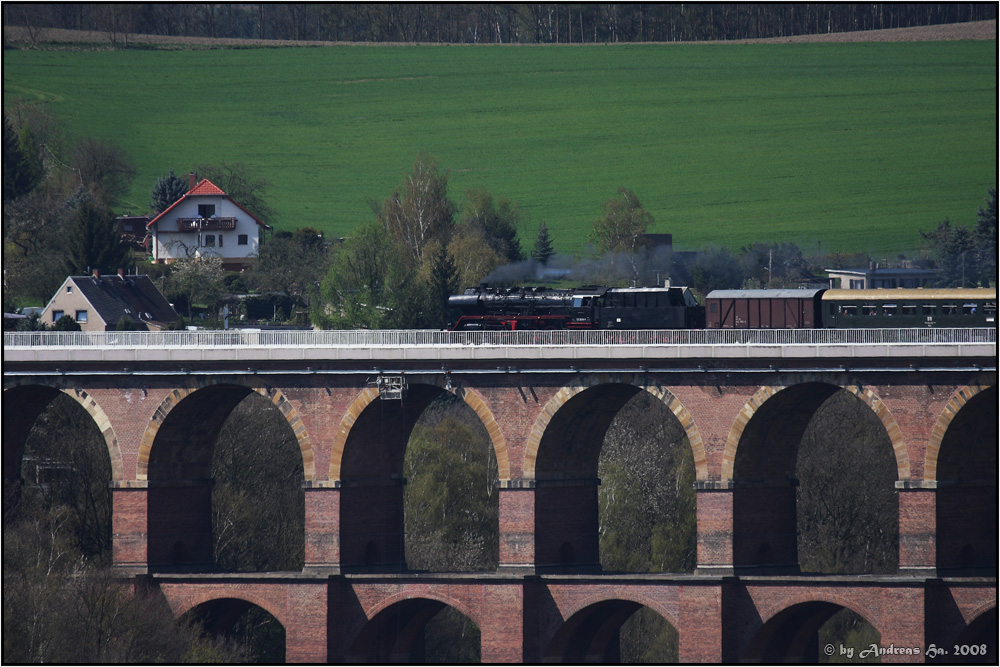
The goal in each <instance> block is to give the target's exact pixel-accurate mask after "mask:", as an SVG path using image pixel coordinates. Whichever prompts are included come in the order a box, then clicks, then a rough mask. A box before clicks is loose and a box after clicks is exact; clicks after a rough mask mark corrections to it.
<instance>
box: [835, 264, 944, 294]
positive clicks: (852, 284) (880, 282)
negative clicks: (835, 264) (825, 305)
mask: <svg viewBox="0 0 1000 667" xmlns="http://www.w3.org/2000/svg"><path fill="white" fill-rule="evenodd" d="M826 273H827V275H828V276H829V277H830V287H831V288H833V289H838V288H839V289H897V288H904V289H916V288H918V287H925V286H927V285H929V284H930V283H931V282H933V281H934V277H935V276H936V275H937V274H936V273H935V272H934V271H931V270H929V269H906V268H897V269H894V268H880V267H878V266H871V267H869V268H867V269H826Z"/></svg>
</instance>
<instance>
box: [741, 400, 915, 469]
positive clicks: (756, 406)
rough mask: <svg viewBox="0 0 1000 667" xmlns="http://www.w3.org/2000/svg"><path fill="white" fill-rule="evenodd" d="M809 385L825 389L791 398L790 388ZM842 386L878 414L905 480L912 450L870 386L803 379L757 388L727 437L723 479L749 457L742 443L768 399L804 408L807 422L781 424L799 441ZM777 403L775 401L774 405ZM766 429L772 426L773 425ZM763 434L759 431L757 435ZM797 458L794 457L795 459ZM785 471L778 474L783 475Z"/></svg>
mask: <svg viewBox="0 0 1000 667" xmlns="http://www.w3.org/2000/svg"><path fill="white" fill-rule="evenodd" d="M809 385H820V386H821V387H823V388H818V387H812V388H809V389H806V390H805V391H806V394H805V395H804V396H801V397H797V398H795V399H790V396H789V393H786V392H789V390H795V389H797V388H802V387H808V386H809ZM840 389H843V390H844V391H846V392H848V393H849V394H853V395H854V396H856V397H857V398H858V399H859V400H860V401H861V402H862V403H864V404H865V405H867V406H868V407H869V408H871V410H872V412H873V413H874V414H875V417H876V418H877V419H878V420H879V421H880V422H881V423H882V426H883V427H884V428H885V432H886V434H887V435H888V436H889V441H890V443H892V451H893V454H894V456H895V458H896V473H897V479H900V480H904V479H909V477H910V458H909V453H908V452H907V450H906V442H905V441H904V439H903V433H902V430H901V429H900V428H899V425H898V424H897V423H896V419H895V417H893V416H892V413H891V412H890V411H889V408H888V407H887V406H886V405H885V404H884V403H883V402H882V400H881V399H880V398H879V397H878V395H877V394H875V393H874V392H873V391H872V390H871V389H870V388H868V387H864V386H863V385H855V384H845V385H841V384H836V383H834V382H830V381H825V380H821V381H818V382H804V383H799V384H792V385H787V386H766V387H761V388H760V389H758V390H757V391H756V392H755V393H754V395H753V396H751V397H750V399H749V400H747V402H746V404H745V405H744V406H743V408H742V409H741V410H740V412H739V415H737V417H736V419H735V420H734V422H733V426H732V428H731V429H730V431H729V437H728V438H727V439H726V446H725V450H724V451H723V455H722V480H723V481H733V480H734V479H736V476H737V470H736V468H737V460H739V459H744V458H746V452H745V451H744V453H742V454H741V452H740V446H741V444H745V441H744V439H743V437H744V434H748V435H749V433H748V431H747V429H748V427H750V428H751V431H750V432H751V433H752V431H753V428H752V427H751V426H750V422H751V420H752V419H753V418H754V417H755V416H758V415H766V412H767V411H768V410H770V409H771V407H770V406H768V407H765V406H766V404H767V402H768V401H769V400H772V399H775V398H776V399H777V400H778V401H781V402H786V405H785V406H782V407H783V408H784V409H785V410H790V409H801V410H802V411H803V414H802V415H801V416H804V417H805V421H804V422H802V421H801V419H796V420H792V421H790V422H787V423H784V424H779V425H778V427H779V428H781V429H782V431H781V432H782V435H789V434H791V435H794V434H795V433H798V435H799V440H800V439H801V434H802V432H804V431H805V426H806V424H808V421H809V419H810V418H811V417H812V413H813V412H815V410H816V408H817V407H818V406H819V405H821V404H822V403H823V401H825V400H826V399H827V398H829V397H830V396H831V395H833V394H834V393H836V392H837V391H838V390H840ZM792 400H794V401H795V406H789V405H787V404H788V403H791V402H792ZM771 405H772V406H773V405H774V404H773V403H772V404H771ZM765 419H768V420H769V421H770V420H773V419H775V416H774V415H766V416H765ZM764 428H766V429H768V430H769V428H770V425H768V426H765V427H764ZM756 436H757V437H760V434H759V433H758V434H756ZM799 440H786V441H785V446H786V449H785V450H783V451H782V453H783V454H785V455H788V454H790V453H791V450H790V449H789V448H791V447H796V446H798V441H799ZM793 460H794V459H793ZM781 474H783V473H782V472H779V473H778V476H779V477H780V476H781Z"/></svg>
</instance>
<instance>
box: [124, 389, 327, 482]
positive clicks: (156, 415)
mask: <svg viewBox="0 0 1000 667" xmlns="http://www.w3.org/2000/svg"><path fill="white" fill-rule="evenodd" d="M255 380H256V379H254V380H251V379H249V378H243V377H239V378H232V379H225V380H221V379H213V378H196V379H194V380H192V382H191V383H190V384H189V385H188V386H186V387H181V388H178V389H174V390H173V391H172V392H170V394H169V395H168V396H167V397H166V398H165V399H163V402H161V403H160V405H159V406H158V407H157V408H156V410H155V411H154V412H153V416H152V417H151V418H150V420H149V424H148V426H147V427H146V430H145V431H144V432H143V434H142V441H141V442H140V443H139V457H138V461H137V463H136V479H137V480H139V481H145V480H147V479H148V475H149V457H150V454H151V452H152V449H153V444H154V442H155V441H156V435H157V433H158V432H159V430H160V427H161V426H162V425H163V422H164V420H165V419H166V418H167V415H169V414H170V412H171V411H172V410H173V409H174V408H176V407H177V405H178V404H180V402H181V401H183V400H184V399H185V398H187V397H188V396H190V395H191V394H193V393H195V392H197V391H198V390H200V389H205V388H208V387H219V386H224V385H236V386H240V387H243V388H245V389H248V390H250V391H252V392H255V393H257V394H259V395H260V396H262V397H264V398H265V399H267V400H268V401H270V402H271V403H272V404H273V405H274V406H275V407H276V408H278V410H279V412H281V415H282V417H283V418H284V419H285V421H286V422H288V425H289V427H290V428H291V429H292V432H293V433H294V434H295V439H296V441H297V442H298V444H299V452H300V453H301V454H302V472H303V480H304V481H306V482H312V481H315V479H316V459H315V453H314V452H313V448H312V444H311V443H310V441H309V433H308V431H306V427H305V424H303V423H302V418H301V416H300V415H299V413H298V410H296V409H295V406H293V405H292V403H291V402H290V401H289V400H288V399H287V398H286V397H285V395H284V393H282V391H281V390H280V389H277V388H274V387H270V386H267V385H264V384H263V383H260V382H259V381H255Z"/></svg>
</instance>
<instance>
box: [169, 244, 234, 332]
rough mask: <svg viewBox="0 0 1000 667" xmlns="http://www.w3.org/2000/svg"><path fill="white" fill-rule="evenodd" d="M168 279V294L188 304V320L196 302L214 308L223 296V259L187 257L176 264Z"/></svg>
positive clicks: (191, 315)
mask: <svg viewBox="0 0 1000 667" xmlns="http://www.w3.org/2000/svg"><path fill="white" fill-rule="evenodd" d="M172 269H173V270H172V271H171V272H170V276H169V277H168V278H167V286H166V292H167V294H168V295H170V297H171V298H173V299H178V297H179V300H183V301H184V302H186V303H187V311H188V319H191V318H192V317H193V316H194V315H193V306H194V304H195V302H200V303H207V304H209V305H211V306H214V305H215V303H216V301H218V299H219V297H221V296H222V294H223V285H224V282H223V281H224V278H225V274H224V273H223V271H222V258H221V257H208V256H205V257H186V258H184V259H179V260H177V261H176V262H174V264H173V267H172Z"/></svg>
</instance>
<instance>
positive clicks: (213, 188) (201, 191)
mask: <svg viewBox="0 0 1000 667" xmlns="http://www.w3.org/2000/svg"><path fill="white" fill-rule="evenodd" d="M199 195H215V196H218V195H222V196H223V197H225V198H226V199H228V200H229V201H231V202H233V203H234V204H236V205H237V206H238V207H239V208H240V209H241V210H243V211H244V212H245V213H246V214H247V215H249V216H250V217H251V218H253V219H254V221H255V222H256V223H257V224H258V225H260V226H261V227H265V228H267V229H270V226H269V225H267V224H265V223H264V222H263V221H262V220H261V219H260V218H258V217H257V216H256V215H254V214H253V213H251V212H250V211H247V210H246V209H245V208H244V207H243V205H242V204H240V203H239V202H238V201H235V200H234V199H233V198H232V197H230V196H229V195H227V194H226V193H225V192H223V191H222V188H220V187H219V186H218V185H216V184H215V183H213V182H212V181H210V180H208V179H207V178H203V179H202V180H201V182H200V183H198V184H197V185H195V186H194V187H193V188H191V189H190V190H188V191H187V192H186V193H184V196H183V197H181V198H180V199H178V200H177V201H175V202H174V203H173V204H171V205H170V206H168V207H167V208H166V210H164V211H163V212H162V213H160V214H159V215H157V216H156V217H155V218H153V219H152V220H150V221H149V223H148V224H147V225H146V229H149V228H151V227H152V226H153V225H155V224H156V223H157V222H158V221H159V220H160V218H162V217H164V216H165V215H166V214H167V213H169V212H170V211H171V209H173V208H174V207H176V206H177V205H178V204H180V203H181V202H182V201H184V200H185V199H187V198H188V197H196V196H199Z"/></svg>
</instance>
